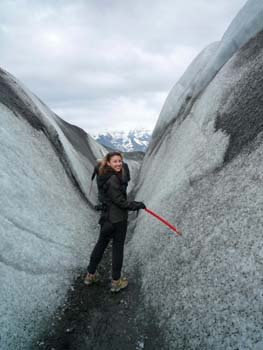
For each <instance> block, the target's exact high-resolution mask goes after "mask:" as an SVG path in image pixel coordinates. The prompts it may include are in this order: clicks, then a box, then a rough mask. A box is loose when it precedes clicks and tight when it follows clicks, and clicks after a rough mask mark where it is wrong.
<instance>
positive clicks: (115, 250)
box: [84, 152, 146, 292]
mask: <svg viewBox="0 0 263 350" xmlns="http://www.w3.org/2000/svg"><path fill="white" fill-rule="evenodd" d="M123 172H124V168H123V157H122V154H121V153H120V152H110V153H108V154H107V155H106V156H105V157H104V159H103V161H102V164H101V166H100V168H99V174H98V177H97V181H98V186H99V189H100V195H101V197H103V198H102V199H101V200H102V202H103V207H104V210H103V211H102V213H101V217H100V220H99V223H100V225H101V229H100V236H99V239H98V241H97V243H96V245H95V247H94V249H93V251H92V254H91V257H90V262H89V266H88V269H87V270H88V272H87V275H86V277H85V280H84V283H85V284H87V285H90V284H93V283H95V282H97V281H98V277H97V275H96V269H97V266H98V264H99V262H100V261H101V259H102V256H103V253H104V251H105V249H106V247H107V245H108V243H109V241H110V240H111V239H112V281H111V291H112V292H119V291H120V290H121V289H123V288H125V287H127V285H128V280H127V279H126V278H122V277H121V269H122V263H123V249H124V242H125V237H126V232H127V224H128V222H127V220H128V210H133V211H135V210H139V209H145V208H146V206H145V204H144V203H143V202H136V201H131V202H129V201H127V193H126V188H127V184H126V182H124V181H123V179H124V178H125V176H123V175H124V173H123Z"/></svg>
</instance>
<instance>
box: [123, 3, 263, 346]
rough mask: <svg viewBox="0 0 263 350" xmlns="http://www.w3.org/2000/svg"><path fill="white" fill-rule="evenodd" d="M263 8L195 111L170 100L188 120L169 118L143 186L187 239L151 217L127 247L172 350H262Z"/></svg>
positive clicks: (253, 6) (150, 154)
mask: <svg viewBox="0 0 263 350" xmlns="http://www.w3.org/2000/svg"><path fill="white" fill-rule="evenodd" d="M262 6H263V4H262V3H261V2H259V1H249V2H248V3H247V5H246V6H245V7H244V9H243V10H242V11H241V12H240V13H239V15H238V17H237V18H236V19H235V20H234V21H233V24H232V25H231V27H230V29H229V30H228V32H227V34H226V35H225V36H224V38H225V39H223V41H224V40H226V38H228V37H230V38H231V37H232V35H234V34H235V33H236V34H235V38H236V39H235V42H237V40H238V38H239V34H238V33H239V32H240V33H241V34H242V33H243V34H242V36H244V37H246V38H247V39H249V38H250V37H251V36H252V34H253V35H254V34H256V35H255V36H254V37H253V38H250V39H249V40H247V42H243V43H244V44H245V45H243V46H242V47H241V42H240V41H238V44H237V45H236V52H235V53H234V54H231V57H230V58H229V59H227V62H225V64H224V65H223V66H222V67H221V69H220V70H219V71H218V73H217V74H216V75H215V76H214V77H213V79H212V80H211V81H210V82H209V84H208V85H207V86H206V88H205V89H203V90H202V92H201V91H200V93H199V94H198V96H196V98H195V100H194V101H193V103H192V105H191V108H189V110H188V111H187V112H186V110H185V109H183V110H180V108H178V106H177V103H179V105H180V104H181V100H178V96H177V94H175V95H174V99H173V97H172V96H173V95H172V93H171V94H170V95H169V97H168V99H169V104H170V105H171V108H172V109H174V110H176V111H179V112H178V115H177V117H176V118H174V119H172V120H171V119H169V118H170V116H171V115H172V114H169V113H168V115H167V116H168V123H169V127H167V124H166V122H167V121H165V115H162V119H160V120H159V127H158V128H156V129H155V133H156V134H155V139H154V140H153V141H152V144H151V149H149V150H148V151H147V152H146V156H145V159H144V162H143V164H142V168H141V171H140V176H139V181H138V184H136V190H137V193H136V196H137V198H140V200H143V201H144V202H145V204H146V206H148V207H149V209H152V210H154V211H156V212H157V213H158V214H160V215H161V216H163V217H164V218H166V219H167V220H168V221H170V222H171V223H172V224H174V225H175V226H177V227H179V228H180V229H182V232H183V236H182V237H175V234H174V233H173V232H172V231H170V230H169V229H168V228H167V227H166V226H164V225H162V224H161V223H160V222H158V221H157V220H156V219H155V218H153V217H152V216H150V215H149V214H147V213H146V212H143V211H141V212H140V214H139V216H138V218H137V222H136V227H135V232H134V236H133V238H132V240H131V241H130V242H129V245H128V248H127V249H126V252H127V256H126V259H127V260H126V261H127V264H128V266H129V268H130V271H131V272H132V270H133V268H134V265H135V264H139V266H140V270H141V276H142V290H143V293H144V302H145V303H146V305H148V306H149V307H151V308H154V310H155V311H156V317H157V319H158V322H159V326H160V328H161V329H162V331H163V332H164V334H165V338H166V342H167V344H166V345H165V344H164V348H167V349H177V350H180V349H202V350H206V349H207V350H208V349H216V350H219V349H220V350H221V349H222V350H230V349H231V350H232V349H242V350H247V349H251V350H252V349H257V348H258V349H259V348H261V347H262V339H263V327H262V324H263V313H262V308H263V293H262V290H263V282H262V271H263V241H262V233H263V187H262V181H263V175H262V174H263V163H262V157H263V119H262V110H263V90H262V84H263V78H262V77H263V31H259V32H258V33H257V32H255V31H258V30H259V29H260V30H261V25H263V21H261V22H260V23H259V22H258V18H259V17H258V16H262ZM249 19H250V22H249ZM238 28H239V30H238ZM244 33H246V35H244ZM249 33H250V34H251V35H250V34H249ZM230 34H231V35H230ZM241 34H240V35H241ZM240 38H241V37H240ZM228 40H230V39H228ZM230 41H231V40H230ZM221 46H222V44H221ZM227 47H229V46H227ZM214 48H215V46H214ZM208 50H212V51H213V46H212V47H210V49H208ZM212 51H210V52H209V51H206V52H207V54H208V55H209V54H210V53H211V52H212ZM215 55H216V57H218V56H217V55H218V54H217V53H215ZM211 60H212V62H214V60H213V59H211ZM203 62H205V60H204V61H203ZM185 87H186V90H187V89H188V88H189V84H186V85H185ZM182 94H186V92H184V91H183V90H182ZM167 101H168V100H167ZM167 101H166V105H167V103H168V102H167ZM179 107H180V106H179ZM165 108H167V106H166V107H165ZM165 108H164V109H163V111H164V110H165ZM162 113H163V112H162ZM162 128H163V129H165V131H163V130H162Z"/></svg>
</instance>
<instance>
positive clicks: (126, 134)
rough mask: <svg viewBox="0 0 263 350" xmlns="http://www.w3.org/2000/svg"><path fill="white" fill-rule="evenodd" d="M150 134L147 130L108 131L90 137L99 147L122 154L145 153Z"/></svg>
mask: <svg viewBox="0 0 263 350" xmlns="http://www.w3.org/2000/svg"><path fill="white" fill-rule="evenodd" d="M151 134H152V132H151V130H147V129H134V130H130V131H116V130H112V131H110V130H108V131H104V132H100V133H97V134H93V135H92V137H93V138H94V139H95V140H96V141H97V142H99V143H100V144H101V145H103V146H106V147H109V148H113V149H118V150H120V151H122V152H133V151H141V152H146V150H147V147H148V145H149V142H150V139H151Z"/></svg>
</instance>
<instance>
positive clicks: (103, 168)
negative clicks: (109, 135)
mask: <svg viewBox="0 0 263 350" xmlns="http://www.w3.org/2000/svg"><path fill="white" fill-rule="evenodd" d="M113 156H119V157H121V160H122V161H123V155H122V153H121V152H119V151H113V152H109V153H107V154H106V156H105V157H104V158H103V159H102V161H101V163H100V167H99V175H104V174H106V173H107V172H108V171H109V166H108V164H107V162H110V160H111V158H112V157H113ZM121 172H123V167H122V169H121Z"/></svg>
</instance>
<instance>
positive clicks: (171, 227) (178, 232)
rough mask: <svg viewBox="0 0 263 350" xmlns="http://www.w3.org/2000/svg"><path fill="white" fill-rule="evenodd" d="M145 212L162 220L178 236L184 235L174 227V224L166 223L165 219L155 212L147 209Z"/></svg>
mask: <svg viewBox="0 0 263 350" xmlns="http://www.w3.org/2000/svg"><path fill="white" fill-rule="evenodd" d="M144 210H146V211H147V213H149V214H151V215H152V216H154V217H156V218H157V219H158V220H160V221H161V222H162V223H163V224H165V225H166V226H168V227H170V229H171V230H173V231H175V232H176V233H177V234H178V235H182V232H181V231H180V230H179V229H177V228H176V227H175V226H173V225H172V224H170V222H168V221H166V220H165V219H164V218H162V217H161V216H160V215H158V214H156V213H155V212H154V211H152V210H150V209H148V208H145V209H144Z"/></svg>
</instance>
